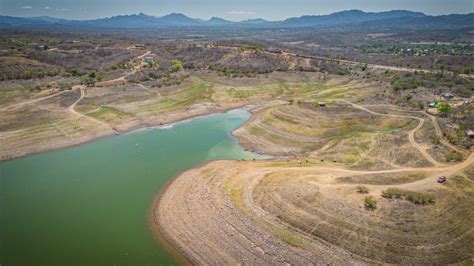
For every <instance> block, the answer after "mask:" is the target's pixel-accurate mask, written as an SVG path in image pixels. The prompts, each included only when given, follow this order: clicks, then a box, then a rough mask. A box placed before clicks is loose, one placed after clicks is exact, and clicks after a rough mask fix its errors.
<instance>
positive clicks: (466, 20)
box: [0, 10, 474, 29]
mask: <svg viewBox="0 0 474 266" xmlns="http://www.w3.org/2000/svg"><path fill="white" fill-rule="evenodd" d="M339 26H350V27H357V26H371V27H382V26H383V27H392V28H441V29H453V28H473V27H474V13H470V14H452V15H442V16H429V15H426V14H423V13H420V12H413V11H407V10H392V11H386V12H364V11H361V10H347V11H341V12H336V13H332V14H329V15H314V16H301V17H292V18H288V19H285V20H281V21H267V20H264V19H260V18H258V19H250V20H244V21H239V22H234V21H228V20H225V19H222V18H219V17H212V18H211V19H209V20H203V19H197V18H190V17H188V16H185V15H183V14H180V13H171V14H168V15H166V16H162V17H155V16H150V15H146V14H143V13H140V14H133V15H120V16H114V17H110V18H102V19H94V20H66V19H58V18H52V17H45V16H43V17H11V16H0V27H8V28H10V27H81V28H83V27H94V28H176V27H178V28H182V27H187V28H193V27H235V28H300V27H339Z"/></svg>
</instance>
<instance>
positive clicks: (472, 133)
mask: <svg viewBox="0 0 474 266" xmlns="http://www.w3.org/2000/svg"><path fill="white" fill-rule="evenodd" d="M466 136H468V137H469V138H471V139H472V138H474V129H468V130H466Z"/></svg>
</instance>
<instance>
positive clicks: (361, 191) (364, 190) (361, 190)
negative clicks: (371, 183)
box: [356, 186, 369, 194]
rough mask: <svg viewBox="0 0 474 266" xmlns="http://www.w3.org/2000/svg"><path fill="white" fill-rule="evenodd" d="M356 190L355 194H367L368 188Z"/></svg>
mask: <svg viewBox="0 0 474 266" xmlns="http://www.w3.org/2000/svg"><path fill="white" fill-rule="evenodd" d="M356 189H357V193H361V194H367V193H369V188H368V187H366V186H357V187H356Z"/></svg>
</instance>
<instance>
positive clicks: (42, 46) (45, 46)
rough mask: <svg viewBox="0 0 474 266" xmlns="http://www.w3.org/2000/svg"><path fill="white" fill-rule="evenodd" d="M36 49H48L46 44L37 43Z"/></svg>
mask: <svg viewBox="0 0 474 266" xmlns="http://www.w3.org/2000/svg"><path fill="white" fill-rule="evenodd" d="M36 50H40V51H45V50H48V46H47V45H37V46H36Z"/></svg>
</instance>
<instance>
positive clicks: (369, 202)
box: [364, 196, 377, 210]
mask: <svg viewBox="0 0 474 266" xmlns="http://www.w3.org/2000/svg"><path fill="white" fill-rule="evenodd" d="M364 206H365V208H366V209H369V210H373V209H375V208H377V201H376V200H375V199H374V198H373V197H372V196H366V197H365V198H364Z"/></svg>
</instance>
